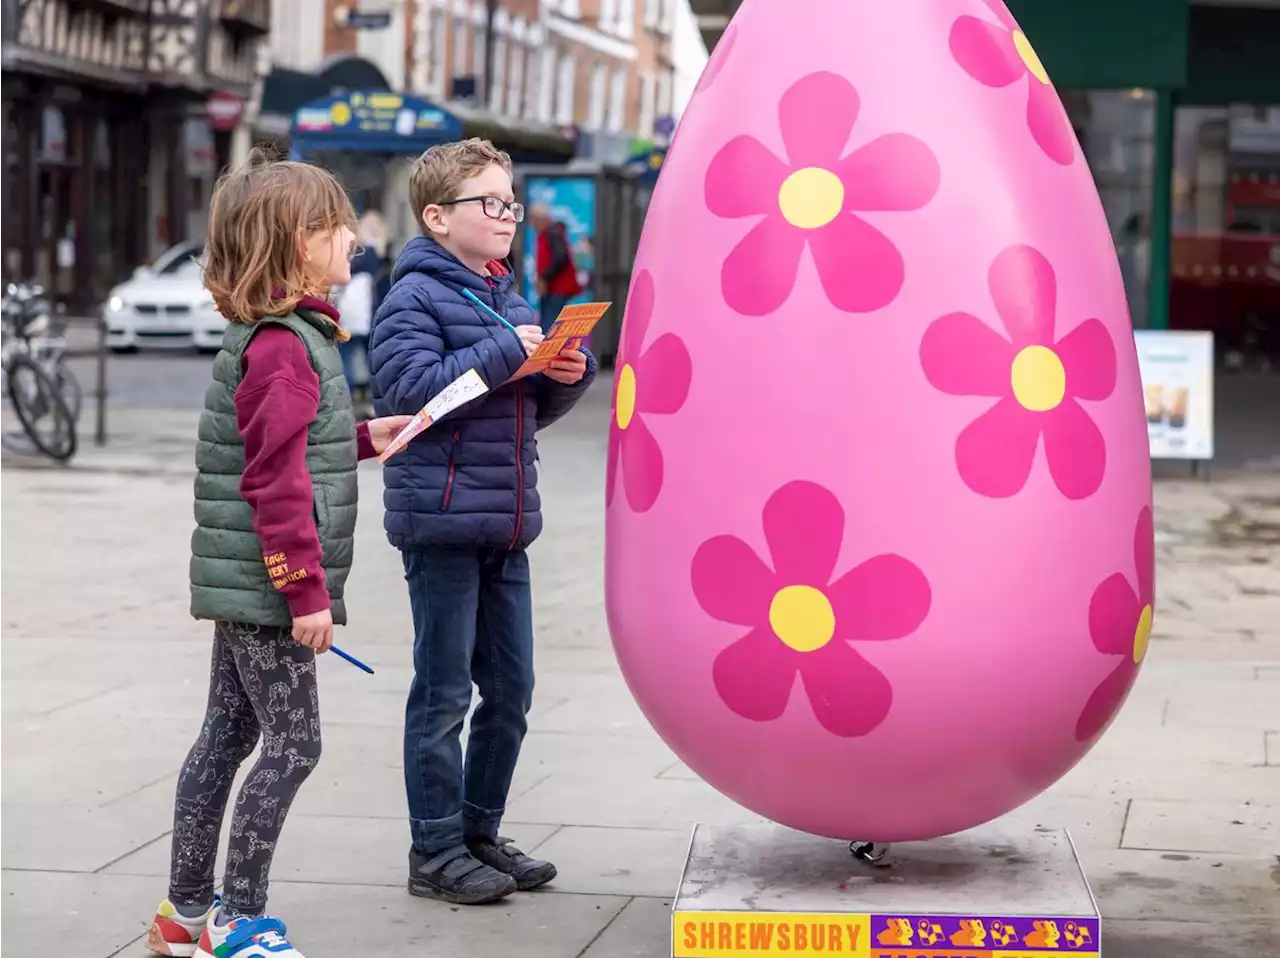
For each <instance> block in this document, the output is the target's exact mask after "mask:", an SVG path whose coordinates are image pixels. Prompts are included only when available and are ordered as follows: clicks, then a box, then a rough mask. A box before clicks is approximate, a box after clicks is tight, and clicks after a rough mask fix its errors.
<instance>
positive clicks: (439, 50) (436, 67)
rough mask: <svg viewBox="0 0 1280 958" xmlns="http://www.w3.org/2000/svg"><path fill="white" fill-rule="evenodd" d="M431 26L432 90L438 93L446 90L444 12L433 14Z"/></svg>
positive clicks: (438, 11)
mask: <svg viewBox="0 0 1280 958" xmlns="http://www.w3.org/2000/svg"><path fill="white" fill-rule="evenodd" d="M431 16H432V21H433V22H432V24H431V79H430V81H429V82H430V84H431V89H432V90H435V91H436V92H437V93H438V92H442V91H443V90H444V86H445V83H444V76H445V69H444V52H445V22H444V11H443V10H436V11H434V12H433V13H432V14H431Z"/></svg>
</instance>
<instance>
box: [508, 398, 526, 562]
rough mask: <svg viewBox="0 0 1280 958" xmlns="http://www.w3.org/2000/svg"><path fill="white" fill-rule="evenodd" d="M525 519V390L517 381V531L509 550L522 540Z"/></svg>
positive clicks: (512, 537)
mask: <svg viewBox="0 0 1280 958" xmlns="http://www.w3.org/2000/svg"><path fill="white" fill-rule="evenodd" d="M523 521H524V391H523V388H522V386H521V385H520V383H519V382H517V383H516V531H515V532H514V533H513V534H512V536H511V542H510V544H509V545H508V546H507V551H511V550H512V549H514V548H515V547H516V543H517V542H519V541H520V524H521V523H522V522H523Z"/></svg>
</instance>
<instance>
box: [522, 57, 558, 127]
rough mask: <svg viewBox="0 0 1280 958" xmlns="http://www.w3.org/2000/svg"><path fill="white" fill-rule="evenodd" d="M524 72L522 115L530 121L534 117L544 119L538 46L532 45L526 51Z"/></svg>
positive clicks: (540, 61) (540, 60) (540, 58)
mask: <svg viewBox="0 0 1280 958" xmlns="http://www.w3.org/2000/svg"><path fill="white" fill-rule="evenodd" d="M524 71H525V77H524V90H523V94H524V95H523V96H521V98H520V115H521V116H522V117H528V118H529V119H533V118H534V117H537V118H538V119H542V118H543V117H542V87H541V86H539V83H538V81H539V80H540V78H541V76H542V57H541V56H540V54H539V50H538V47H537V46H536V45H530V46H529V47H528V48H527V49H526V50H525V54H524ZM547 85H548V86H550V85H551V84H550V83H548V84H547ZM547 119H550V117H547Z"/></svg>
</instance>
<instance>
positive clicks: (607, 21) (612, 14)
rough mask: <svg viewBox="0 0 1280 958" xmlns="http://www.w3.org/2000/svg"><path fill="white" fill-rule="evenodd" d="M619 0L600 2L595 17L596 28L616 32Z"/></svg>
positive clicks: (602, 0)
mask: <svg viewBox="0 0 1280 958" xmlns="http://www.w3.org/2000/svg"><path fill="white" fill-rule="evenodd" d="M620 2H621V0H600V12H599V14H597V16H596V28H597V29H599V30H607V31H611V32H613V31H616V30H617V29H618V5H619V3H620Z"/></svg>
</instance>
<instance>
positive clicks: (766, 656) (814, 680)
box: [691, 481, 931, 738]
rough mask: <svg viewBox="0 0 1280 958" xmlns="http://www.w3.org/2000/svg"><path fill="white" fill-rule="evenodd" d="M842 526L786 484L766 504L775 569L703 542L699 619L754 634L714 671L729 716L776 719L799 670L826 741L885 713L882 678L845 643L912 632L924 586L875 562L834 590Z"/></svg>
mask: <svg viewBox="0 0 1280 958" xmlns="http://www.w3.org/2000/svg"><path fill="white" fill-rule="evenodd" d="M844 520H845V516H844V510H843V509H842V508H841V506H840V502H839V501H838V500H837V499H836V497H835V496H834V495H833V494H832V493H831V492H830V491H829V490H827V489H826V488H824V487H822V486H820V485H817V484H815V483H812V482H803V481H796V482H791V483H788V484H787V485H785V486H783V487H782V488H781V489H779V490H777V491H776V492H775V493H774V494H773V495H772V496H771V497H770V498H769V501H768V502H767V503H766V505H765V507H764V513H763V522H764V534H765V539H766V541H767V542H768V545H769V554H770V556H771V557H772V559H773V568H770V567H769V566H768V565H766V564H765V563H764V562H763V561H762V560H761V559H760V558H759V557H758V556H757V555H756V553H755V552H754V550H753V549H752V548H751V546H749V545H747V543H745V542H744V541H742V540H741V539H739V538H738V537H737V536H732V535H722V536H717V537H715V538H713V539H708V540H707V541H706V542H704V543H703V544H702V545H701V546H700V547H699V549H698V551H697V553H696V554H695V555H694V557H693V564H692V569H691V576H692V583H693V592H694V595H695V597H696V598H697V600H698V604H699V605H700V606H701V607H702V609H703V611H704V612H706V613H707V614H708V615H710V616H711V617H712V618H714V619H717V620H719V621H721V622H729V623H732V624H734V625H739V626H743V627H746V628H749V629H750V631H749V632H748V633H747V634H746V635H745V636H743V637H742V638H740V639H738V640H737V641H736V642H734V643H733V644H732V645H730V646H728V647H727V648H725V649H724V650H723V651H721V652H720V653H719V655H717V656H716V659H715V663H714V665H713V666H712V680H713V682H714V684H715V688H716V691H717V693H718V694H719V696H720V698H721V700H722V701H723V702H724V703H725V705H726V706H728V707H729V709H730V710H731V711H733V712H734V713H735V714H737V715H740V716H742V717H743V718H745V719H749V720H751V721H754V722H768V721H772V720H775V719H777V718H779V717H780V716H781V715H782V714H783V712H784V711H785V710H786V707H787V703H788V701H789V700H790V698H791V692H792V689H793V688H794V686H795V683H796V675H797V673H798V674H799V675H800V678H801V681H802V683H803V685H804V688H805V691H806V692H807V693H808V698H809V703H810V706H811V707H812V709H813V712H814V715H815V717H816V718H817V720H818V722H819V723H820V724H821V725H822V727H823V728H825V729H826V730H827V731H829V732H831V733H832V734H833V735H838V736H842V737H846V738H849V737H856V736H861V735H866V734H867V733H868V732H870V731H872V730H873V729H875V728H876V727H877V726H878V725H879V724H880V723H881V722H883V721H884V719H885V717H886V716H887V715H888V714H889V710H890V707H891V706H892V704H893V688H892V686H891V685H890V683H889V680H888V679H887V678H886V677H885V676H884V675H883V674H882V673H881V672H880V670H879V669H877V668H876V667H875V666H873V665H871V664H870V663H869V662H867V661H866V660H865V659H864V658H862V656H860V655H859V654H858V653H857V652H855V651H854V650H853V648H852V647H851V646H850V645H849V643H850V642H851V641H853V642H882V641H886V640H889V639H898V638H902V637H903V636H906V635H910V634H911V633H912V632H914V631H916V629H918V628H919V627H920V624H921V623H922V622H924V620H925V617H926V616H927V615H928V613H929V606H930V602H931V593H930V588H929V582H928V580H927V579H926V578H925V576H924V573H922V572H921V571H920V570H919V569H918V568H916V566H915V565H913V564H912V563H910V562H908V561H907V560H906V559H904V558H902V557H901V556H896V555H879V556H875V557H874V558H871V559H868V560H867V561H865V562H863V563H862V564H861V565H858V566H856V567H855V568H854V569H852V570H851V571H850V572H848V573H846V574H845V575H843V576H841V577H840V578H839V579H837V580H836V581H834V582H832V581H831V580H832V575H833V573H834V571H835V567H836V562H837V560H838V558H839V554H840V547H841V544H842V542H843V539H844Z"/></svg>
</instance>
